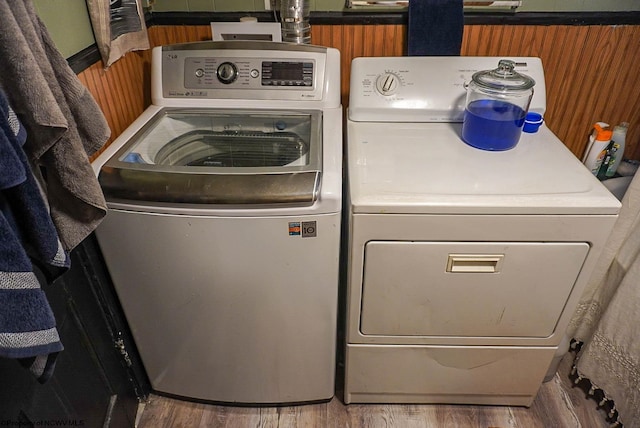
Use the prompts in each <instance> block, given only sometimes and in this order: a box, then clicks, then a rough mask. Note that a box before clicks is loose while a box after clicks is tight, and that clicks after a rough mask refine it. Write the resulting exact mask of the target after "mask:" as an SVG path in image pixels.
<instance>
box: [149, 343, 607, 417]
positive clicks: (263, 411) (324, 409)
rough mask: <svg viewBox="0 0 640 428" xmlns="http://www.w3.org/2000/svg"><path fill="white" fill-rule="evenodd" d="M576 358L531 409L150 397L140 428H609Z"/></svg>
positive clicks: (567, 362) (547, 385)
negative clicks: (223, 402) (573, 368)
mask: <svg viewBox="0 0 640 428" xmlns="http://www.w3.org/2000/svg"><path fill="white" fill-rule="evenodd" d="M569 357H571V355H568V358H565V360H563V362H562V364H561V366H560V369H559V370H558V373H557V374H556V376H555V377H554V378H553V379H552V380H551V381H549V382H547V383H544V384H543V385H542V387H541V388H540V391H539V392H538V396H537V397H536V399H535V401H534V402H533V404H532V405H531V407H530V408H525V407H506V406H470V405H426V404H425V405H396V404H394V405H372V404H366V405H364V404H350V405H348V406H345V405H344V404H343V403H342V402H341V401H340V400H339V399H338V398H334V399H333V400H331V401H330V402H329V403H323V404H313V405H305V406H291V407H256V408H251V407H227V406H218V405H213V404H202V403H193V402H189V401H182V400H175V399H171V398H167V397H163V396H159V395H151V396H150V398H149V401H148V402H147V403H146V405H145V406H144V411H143V413H142V415H141V418H140V422H139V424H138V427H139V428H160V427H166V428H177V427H181V428H192V427H198V428H205V427H228V428H244V427H260V428H306V427H313V428H315V427H321V428H324V427H332V428H333V427H335V428H339V427H340V428H342V427H349V428H392V427H397V428H431V427H456V428H457V427H473V428H475V427H482V428H511V427H513V428H537V427H540V428H547V427H558V428H567V427H584V428H607V427H608V426H609V424H608V423H607V422H606V421H605V418H604V413H603V412H602V411H601V410H598V409H597V405H596V402H595V401H594V400H591V399H587V398H586V394H585V393H584V392H583V391H582V390H580V389H579V388H574V387H573V386H572V383H571V381H570V379H569V377H568V373H569V371H570V365H571V361H570V360H571V358H569Z"/></svg>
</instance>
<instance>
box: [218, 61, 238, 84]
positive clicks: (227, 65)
mask: <svg viewBox="0 0 640 428" xmlns="http://www.w3.org/2000/svg"><path fill="white" fill-rule="evenodd" d="M217 72H218V80H219V81H220V82H221V83H224V84H225V85H228V84H229V83H233V82H234V81H235V80H236V79H237V78H238V68H237V67H236V65H235V64H234V63H232V62H223V63H222V64H220V65H219V66H218V70H217Z"/></svg>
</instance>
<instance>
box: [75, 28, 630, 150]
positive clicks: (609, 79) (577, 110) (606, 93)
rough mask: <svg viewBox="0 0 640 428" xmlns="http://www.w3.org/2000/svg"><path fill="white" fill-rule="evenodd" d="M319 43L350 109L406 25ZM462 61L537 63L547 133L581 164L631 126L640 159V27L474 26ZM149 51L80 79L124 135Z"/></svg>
mask: <svg viewBox="0 0 640 428" xmlns="http://www.w3.org/2000/svg"><path fill="white" fill-rule="evenodd" d="M149 36H150V39H151V43H152V45H153V46H158V45H164V44H172V43H183V42H189V41H198V40H210V39H211V28H210V27H209V26H181V25H176V26H153V27H151V28H150V29H149ZM311 37H312V42H313V43H314V44H317V45H322V46H330V47H335V48H337V49H339V50H340V52H341V61H342V96H343V105H344V106H347V103H348V93H349V75H350V69H351V60H352V59H353V58H355V57H359V56H401V55H403V54H404V53H405V46H406V28H405V26H403V25H313V26H312V34H311ZM463 37H464V39H463V43H462V52H461V54H462V55H469V56H485V55H488V56H537V57H540V58H541V59H542V62H543V64H544V67H545V77H546V85H547V113H546V115H545V120H546V122H547V126H548V127H549V128H550V129H551V130H553V131H554V132H555V133H556V134H557V135H558V137H560V139H562V140H563V141H564V142H565V144H566V145H567V147H568V148H569V149H570V150H571V151H572V152H573V153H574V154H575V155H576V156H578V157H581V156H582V153H583V151H584V148H585V145H586V141H587V136H588V134H589V132H590V128H591V125H592V124H593V123H595V122H596V121H605V122H609V123H611V124H617V123H619V122H622V121H627V122H629V123H630V127H629V135H628V138H627V149H626V151H625V154H626V156H627V157H629V158H633V159H640V146H639V144H638V143H639V140H640V82H639V81H638V80H639V79H640V26H509V25H468V26H465V29H464V36H463ZM149 58H150V54H149V52H142V53H140V52H133V53H130V54H128V55H126V56H125V58H124V59H122V60H120V61H118V62H116V63H115V64H114V65H112V66H111V67H110V68H109V69H108V70H104V69H102V64H101V63H97V64H94V65H93V66H92V67H90V68H89V69H87V70H85V71H83V72H82V73H81V74H80V78H81V80H82V81H83V82H84V83H85V85H87V87H88V88H89V90H90V91H91V92H92V93H93V94H94V96H95V97H96V99H97V101H98V103H99V104H100V106H101V107H102V109H103V111H104V112H105V116H106V117H107V120H108V121H109V124H110V125H111V129H112V134H113V136H117V135H119V134H120V133H121V132H122V131H123V130H124V129H125V128H126V126H127V125H128V124H130V123H131V122H132V121H133V120H134V119H135V118H136V117H137V116H138V115H139V114H140V113H141V112H142V111H143V109H144V108H145V107H146V106H147V105H148V104H149V95H148V94H149V87H148V85H149V78H148V74H149Z"/></svg>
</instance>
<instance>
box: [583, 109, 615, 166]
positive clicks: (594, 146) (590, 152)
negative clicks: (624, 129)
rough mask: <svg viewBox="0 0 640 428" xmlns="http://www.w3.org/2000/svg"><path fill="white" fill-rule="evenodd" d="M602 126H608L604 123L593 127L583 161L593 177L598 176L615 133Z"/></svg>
mask: <svg viewBox="0 0 640 428" xmlns="http://www.w3.org/2000/svg"><path fill="white" fill-rule="evenodd" d="M602 125H605V126H608V125H607V124H606V123H602V122H598V123H596V124H595V125H593V132H592V133H591V136H590V137H589V147H588V148H587V152H586V153H585V156H584V158H583V160H582V161H583V162H584V164H585V166H586V167H587V168H588V169H589V170H590V171H591V173H592V174H593V175H598V172H599V171H600V167H601V166H602V162H603V161H604V160H605V158H606V156H607V147H608V146H609V143H611V137H612V135H613V131H611V130H610V129H607V128H604V127H603V126H602ZM591 140H593V141H591Z"/></svg>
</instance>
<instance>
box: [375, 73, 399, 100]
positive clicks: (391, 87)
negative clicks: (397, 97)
mask: <svg viewBox="0 0 640 428" xmlns="http://www.w3.org/2000/svg"><path fill="white" fill-rule="evenodd" d="M398 86H400V78H399V77H398V76H396V75H395V74H394V73H384V74H382V75H380V76H378V79H377V80H376V89H377V90H378V92H380V93H381V94H382V95H393V94H395V93H396V91H397V90H398Z"/></svg>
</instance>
